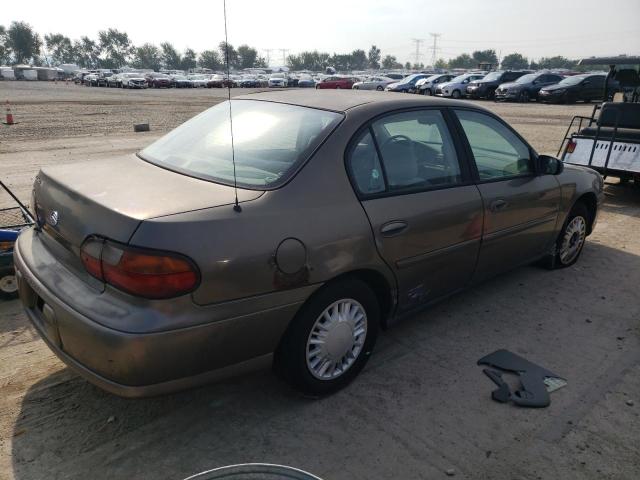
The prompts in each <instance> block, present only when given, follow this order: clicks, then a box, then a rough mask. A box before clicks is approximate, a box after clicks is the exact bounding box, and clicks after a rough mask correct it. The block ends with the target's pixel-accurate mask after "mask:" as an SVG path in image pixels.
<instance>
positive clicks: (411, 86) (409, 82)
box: [385, 73, 431, 93]
mask: <svg viewBox="0 0 640 480" xmlns="http://www.w3.org/2000/svg"><path fill="white" fill-rule="evenodd" d="M430 76H431V75H429V74H427V73H414V74H413V75H409V76H408V77H405V78H403V79H402V80H399V81H397V82H395V83H390V84H389V85H387V86H386V87H385V90H386V91H387V92H402V93H412V92H414V91H415V90H416V83H418V80H422V79H423V78H427V77H430Z"/></svg>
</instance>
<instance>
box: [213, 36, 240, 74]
mask: <svg viewBox="0 0 640 480" xmlns="http://www.w3.org/2000/svg"><path fill="white" fill-rule="evenodd" d="M218 50H219V51H220V56H221V57H222V61H223V62H224V64H225V65H227V62H228V63H229V66H230V67H231V68H236V67H237V66H238V52H237V51H236V49H235V48H234V47H233V45H231V44H230V43H229V44H227V42H220V44H219V45H218ZM227 55H228V56H229V58H227Z"/></svg>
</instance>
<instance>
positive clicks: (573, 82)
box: [558, 75, 587, 85]
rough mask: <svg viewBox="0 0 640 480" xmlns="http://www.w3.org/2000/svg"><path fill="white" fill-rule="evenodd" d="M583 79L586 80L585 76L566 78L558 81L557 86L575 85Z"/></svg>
mask: <svg viewBox="0 0 640 480" xmlns="http://www.w3.org/2000/svg"><path fill="white" fill-rule="evenodd" d="M585 78H587V77H586V75H576V76H574V77H567V78H565V79H564V80H562V81H560V83H558V85H577V84H578V83H580V82H581V81H583V80H584V79H585Z"/></svg>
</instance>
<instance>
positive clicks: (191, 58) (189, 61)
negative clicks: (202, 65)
mask: <svg viewBox="0 0 640 480" xmlns="http://www.w3.org/2000/svg"><path fill="white" fill-rule="evenodd" d="M180 67H181V69H182V70H185V71H188V70H191V69H192V68H196V52H195V51H194V50H193V49H192V48H187V49H186V50H185V51H184V54H183V55H182V64H181V65H180Z"/></svg>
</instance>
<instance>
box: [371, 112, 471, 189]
mask: <svg viewBox="0 0 640 480" xmlns="http://www.w3.org/2000/svg"><path fill="white" fill-rule="evenodd" d="M371 127H372V130H373V132H374V134H375V137H376V141H377V143H378V147H379V149H380V155H381V156H382V163H383V166H384V170H385V173H386V180H387V187H388V189H389V191H402V190H412V189H428V188H436V187H443V186H450V185H455V184H458V183H460V182H461V181H462V176H461V172H460V166H459V164H458V159H457V156H456V152H455V148H454V146H453V142H452V140H451V137H450V135H449V131H448V129H447V125H446V123H445V121H444V118H443V117H442V113H441V112H440V111H438V110H420V111H411V112H403V113H397V114H392V115H388V116H386V117H383V118H381V119H380V120H377V121H375V122H374V123H373V124H372V126H371Z"/></svg>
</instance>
